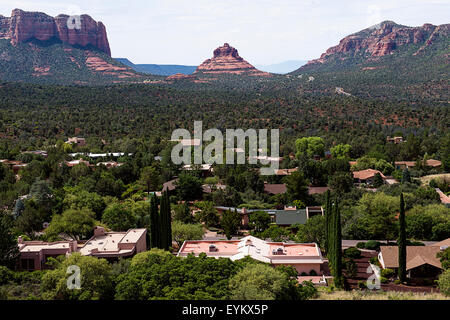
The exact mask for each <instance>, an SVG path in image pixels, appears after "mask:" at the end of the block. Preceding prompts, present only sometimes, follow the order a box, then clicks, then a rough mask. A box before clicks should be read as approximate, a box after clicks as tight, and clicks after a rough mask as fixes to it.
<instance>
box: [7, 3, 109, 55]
mask: <svg viewBox="0 0 450 320" xmlns="http://www.w3.org/2000/svg"><path fill="white" fill-rule="evenodd" d="M69 18H70V17H69V16H68V15H59V16H57V17H55V18H53V17H51V16H48V15H46V14H45V13H41V12H26V11H23V10H20V9H14V10H13V11H12V13H11V17H10V18H8V17H4V16H1V15H0V39H10V40H11V44H12V45H17V43H19V42H26V41H29V40H33V39H37V40H40V41H48V40H51V39H57V40H59V41H61V42H63V43H66V44H69V45H72V46H80V47H87V46H89V45H90V46H92V47H95V48H97V49H98V50H100V51H103V52H104V53H106V54H108V55H109V56H111V50H110V47H109V42H108V37H107V35H106V28H105V26H104V25H103V23H101V22H96V21H95V20H94V19H92V18H91V17H90V16H88V15H81V16H80V25H79V26H77V28H72V29H69V27H68V26H67V20H68V19H69Z"/></svg>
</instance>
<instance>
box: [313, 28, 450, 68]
mask: <svg viewBox="0 0 450 320" xmlns="http://www.w3.org/2000/svg"><path fill="white" fill-rule="evenodd" d="M449 34H450V25H449V24H444V25H440V26H434V25H432V24H424V25H423V26H422V27H406V26H402V25H398V24H396V23H394V22H392V21H384V22H382V23H380V24H379V25H377V26H374V27H372V28H368V29H365V30H363V31H361V32H358V33H355V34H352V35H350V36H348V37H345V38H344V39H342V40H341V41H340V42H339V44H338V45H337V46H334V47H331V48H329V49H328V50H327V51H326V52H325V53H323V54H322V55H321V57H320V58H319V59H316V60H312V61H310V62H309V64H311V63H324V62H325V61H326V60H327V59H328V58H329V57H330V56H332V55H334V54H339V53H345V54H350V55H353V56H356V55H357V54H361V53H364V54H368V55H370V56H372V57H380V56H385V55H388V54H392V53H393V52H395V50H396V49H398V48H399V47H401V46H403V45H406V44H410V43H414V44H422V46H421V47H420V49H419V50H418V51H416V52H415V53H414V54H420V52H422V51H423V50H424V49H425V48H426V47H428V46H430V45H431V44H432V43H433V41H434V40H435V39H436V38H437V37H439V36H445V37H448V35H449Z"/></svg>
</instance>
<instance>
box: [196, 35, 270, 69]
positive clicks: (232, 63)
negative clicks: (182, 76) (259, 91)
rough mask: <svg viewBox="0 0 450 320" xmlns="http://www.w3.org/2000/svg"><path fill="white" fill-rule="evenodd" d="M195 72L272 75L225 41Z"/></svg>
mask: <svg viewBox="0 0 450 320" xmlns="http://www.w3.org/2000/svg"><path fill="white" fill-rule="evenodd" d="M195 73H212V74H220V73H228V74H247V75H252V76H270V73H267V72H263V71H260V70H258V69H256V68H255V67H254V66H252V65H251V64H250V63H248V62H247V61H245V60H244V59H243V58H241V57H240V56H239V53H238V51H237V50H236V49H235V48H233V47H232V46H230V45H229V44H228V43H225V44H224V45H223V46H222V47H218V48H217V49H216V50H214V56H213V57H212V58H211V59H208V60H205V62H203V63H202V64H201V65H200V66H198V67H197V70H196V71H195Z"/></svg>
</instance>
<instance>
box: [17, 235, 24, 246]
mask: <svg viewBox="0 0 450 320" xmlns="http://www.w3.org/2000/svg"><path fill="white" fill-rule="evenodd" d="M17 243H18V244H23V238H22V236H19V238H18V239H17Z"/></svg>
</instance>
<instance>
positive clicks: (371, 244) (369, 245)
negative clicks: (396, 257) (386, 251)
mask: <svg viewBox="0 0 450 320" xmlns="http://www.w3.org/2000/svg"><path fill="white" fill-rule="evenodd" d="M365 247H366V249H368V250H378V249H379V248H380V243H379V242H378V241H375V240H369V241H367V242H366V245H365Z"/></svg>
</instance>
